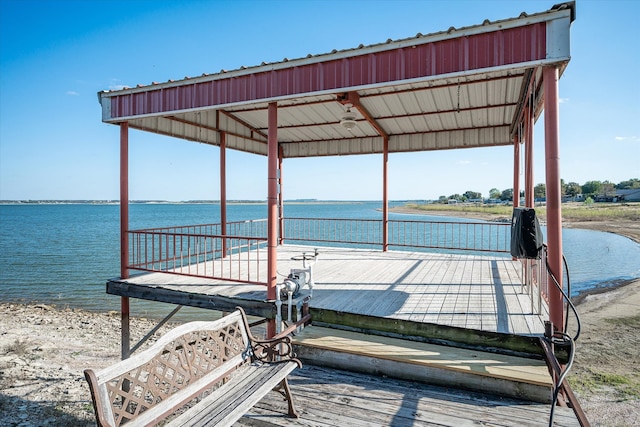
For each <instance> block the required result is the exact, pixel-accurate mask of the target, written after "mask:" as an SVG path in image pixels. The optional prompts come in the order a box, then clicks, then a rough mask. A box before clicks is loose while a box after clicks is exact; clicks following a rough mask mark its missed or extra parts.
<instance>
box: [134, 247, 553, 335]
mask: <svg viewBox="0 0 640 427" xmlns="http://www.w3.org/2000/svg"><path fill="white" fill-rule="evenodd" d="M318 250H319V257H318V260H317V262H316V263H315V265H314V270H313V271H314V279H315V282H316V285H315V288H314V294H313V298H312V300H311V302H310V304H311V306H312V307H315V308H320V309H328V310H335V311H338V312H341V311H342V312H348V313H355V314H367V315H373V316H380V317H387V318H398V319H403V320H412V321H417V322H422V323H437V324H443V325H448V326H462V327H466V328H477V329H480V330H485V331H493V332H508V333H516V334H531V333H542V332H543V323H542V320H541V317H540V316H539V315H538V314H535V313H531V310H530V306H529V307H527V306H526V302H527V301H526V300H524V302H523V301H522V299H523V297H522V296H520V295H518V294H517V292H518V291H519V290H520V287H521V283H520V278H519V269H520V268H521V267H520V265H519V263H518V262H514V261H511V259H510V258H506V257H503V258H500V257H491V256H473V255H464V254H462V255H461V254H442V253H427V252H402V251H389V252H381V251H377V250H365V249H347V248H332V247H319V248H318ZM263 252H264V251H263ZM302 252H306V253H312V252H313V248H312V247H309V246H301V245H282V246H279V247H278V272H277V273H278V281H279V282H281V281H282V280H283V279H284V278H285V277H286V275H287V274H288V272H289V270H290V269H291V268H301V267H302V263H301V261H295V260H292V259H291V258H292V257H294V256H296V255H300V254H301V253H302ZM262 256H264V255H261V257H262ZM261 262H262V263H263V266H264V267H265V268H266V259H265V260H263V261H261ZM240 267H242V265H241V266H240ZM126 282H127V283H130V284H135V285H139V286H148V287H151V288H159V289H160V288H165V289H171V290H173V291H177V292H183V293H185V294H186V295H198V294H199V295H201V297H203V298H204V297H206V296H209V295H211V296H220V297H225V298H241V299H245V300H253V299H256V300H261V301H264V299H265V297H266V293H265V292H264V290H265V288H264V286H261V285H244V284H238V283H232V282H228V281H222V280H214V279H206V278H198V277H189V276H179V275H172V274H165V273H149V274H142V275H137V276H134V277H132V278H130V279H127V280H126ZM304 292H305V293H308V289H306V288H305V289H304ZM525 297H526V295H525ZM527 298H528V297H527ZM183 300H188V298H183ZM529 304H530V301H529ZM542 306H543V307H542V308H543V313H546V312H547V311H546V310H547V307H546V304H544V303H543V304H542Z"/></svg>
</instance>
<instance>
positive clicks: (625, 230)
mask: <svg viewBox="0 0 640 427" xmlns="http://www.w3.org/2000/svg"><path fill="white" fill-rule="evenodd" d="M389 211H390V212H394V213H399V214H410V215H432V216H448V217H454V218H471V219H478V220H482V221H494V222H511V218H509V217H506V216H505V215H497V214H492V213H483V212H468V211H461V210H455V209H451V210H447V211H442V210H429V209H416V208H412V207H407V206H398V207H393V208H390V209H389ZM562 223H563V224H562V225H563V227H565V228H580V229H584V230H595V231H602V232H605V233H614V234H618V235H619V236H622V237H626V238H628V239H631V240H632V241H634V242H635V243H638V244H640V221H634V220H627V219H618V218H611V219H607V220H599V221H576V220H571V219H567V218H563V219H562Z"/></svg>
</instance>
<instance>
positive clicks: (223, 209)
mask: <svg viewBox="0 0 640 427" xmlns="http://www.w3.org/2000/svg"><path fill="white" fill-rule="evenodd" d="M220 228H221V230H220V234H222V235H223V236H226V235H227V133H226V132H220ZM226 256H227V239H222V257H226Z"/></svg>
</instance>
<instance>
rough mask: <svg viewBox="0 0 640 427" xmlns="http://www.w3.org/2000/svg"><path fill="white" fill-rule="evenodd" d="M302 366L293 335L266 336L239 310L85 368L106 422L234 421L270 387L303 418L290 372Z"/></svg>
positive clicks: (133, 426)
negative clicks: (116, 359)
mask: <svg viewBox="0 0 640 427" xmlns="http://www.w3.org/2000/svg"><path fill="white" fill-rule="evenodd" d="M300 366H302V365H301V363H300V361H299V360H298V359H296V358H295V357H294V354H293V347H292V343H291V337H289V336H285V337H278V338H274V339H267V340H259V339H256V338H255V337H253V335H252V334H251V331H250V329H249V324H248V322H247V318H246V315H245V314H244V311H243V310H242V309H241V308H239V309H238V310H237V311H235V312H233V313H231V314H229V315H227V316H225V317H223V318H221V319H219V320H216V321H212V322H202V321H200V322H190V323H186V324H184V325H180V326H178V327H176V328H175V329H173V330H171V331H169V332H168V333H167V334H166V335H164V336H163V337H161V338H160V339H159V340H158V341H157V342H156V343H155V344H153V345H152V346H151V347H150V348H148V349H147V350H145V351H143V352H141V353H139V354H136V355H134V356H132V357H130V358H129V359H125V360H122V361H120V362H118V363H116V364H114V365H112V366H110V367H107V368H105V369H103V370H101V371H98V372H95V371H93V370H91V369H87V370H85V377H86V379H87V382H88V383H89V388H90V390H91V397H92V400H93V405H94V410H95V415H96V421H97V424H98V426H99V427H120V426H122V425H126V426H127V427H138V426H154V425H157V424H158V423H160V422H167V423H168V424H164V425H171V426H174V427H175V426H204V425H208V426H212V425H216V426H218V425H219V426H225V425H227V426H228V425H231V424H233V423H234V422H235V421H236V420H238V419H239V418H240V417H242V415H243V414H244V413H245V412H246V411H248V410H249V409H250V408H251V407H252V406H253V405H255V404H256V403H257V402H258V401H259V400H260V399H261V398H262V397H263V396H265V395H266V394H267V393H268V392H269V391H270V390H272V389H277V390H278V391H280V392H281V393H282V394H283V396H284V397H285V398H286V399H287V401H288V405H289V416H292V417H297V416H298V415H297V413H296V411H295V407H294V404H293V398H292V396H291V391H290V389H289V384H288V382H287V376H288V375H289V373H291V371H293V370H294V369H295V368H296V367H300Z"/></svg>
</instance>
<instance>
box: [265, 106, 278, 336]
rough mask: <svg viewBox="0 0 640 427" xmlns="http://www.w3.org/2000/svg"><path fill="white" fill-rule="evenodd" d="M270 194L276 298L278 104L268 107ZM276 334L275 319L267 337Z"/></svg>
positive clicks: (270, 294) (270, 285) (270, 287)
mask: <svg viewBox="0 0 640 427" xmlns="http://www.w3.org/2000/svg"><path fill="white" fill-rule="evenodd" d="M268 123H269V131H268V141H269V143H268V162H267V163H268V178H269V179H268V181H269V182H268V196H267V210H268V212H267V259H268V261H267V263H268V267H267V276H268V277H267V299H268V300H270V301H271V300H275V299H276V284H277V268H278V264H277V258H278V252H277V251H278V105H277V104H276V103H275V102H270V103H269V107H268ZM275 334H276V325H275V322H274V321H273V320H271V321H269V324H268V325H267V337H268V338H270V337H273V336H274V335H275Z"/></svg>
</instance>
